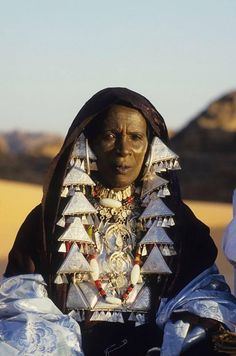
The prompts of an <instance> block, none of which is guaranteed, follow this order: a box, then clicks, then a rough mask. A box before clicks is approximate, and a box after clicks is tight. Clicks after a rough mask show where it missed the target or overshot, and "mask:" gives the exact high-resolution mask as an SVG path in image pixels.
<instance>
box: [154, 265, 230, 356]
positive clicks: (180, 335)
mask: <svg viewBox="0 0 236 356" xmlns="http://www.w3.org/2000/svg"><path fill="white" fill-rule="evenodd" d="M235 305H236V298H235V297H234V296H233V295H232V294H230V290H229V287H228V286H227V284H226V283H225V279H224V277H223V276H221V275H219V274H218V269H217V267H216V266H215V265H214V266H212V267H210V268H208V269H207V270H205V271H204V272H203V273H201V274H200V275H198V276H197V277H196V278H194V279H193V280H192V281H191V283H189V284H188V285H187V286H186V287H185V288H184V289H182V291H181V292H180V293H179V294H177V295H176V296H175V297H174V298H172V299H170V300H162V301H161V304H160V307H159V310H158V311H157V314H156V323H157V325H158V326H159V327H160V328H162V329H163V330H164V340H163V344H162V348H161V354H160V355H161V356H177V355H179V354H180V352H182V351H184V349H186V348H187V347H190V346H191V344H192V343H193V342H196V339H197V340H200V339H201V338H202V337H204V329H203V328H202V327H200V325H199V326H196V328H195V329H193V330H192V331H191V333H190V324H189V323H186V322H183V321H181V320H177V321H175V322H174V321H172V320H171V315H172V314H173V313H178V312H183V311H184V312H190V313H192V314H194V315H197V316H199V317H202V318H210V319H214V320H217V321H219V322H220V323H223V324H225V325H226V327H227V328H229V330H231V331H235V325H236V309H235Z"/></svg>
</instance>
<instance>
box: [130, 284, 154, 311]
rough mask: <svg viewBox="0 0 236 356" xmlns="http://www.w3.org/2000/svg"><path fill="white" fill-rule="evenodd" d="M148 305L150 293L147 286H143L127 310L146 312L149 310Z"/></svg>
mask: <svg viewBox="0 0 236 356" xmlns="http://www.w3.org/2000/svg"><path fill="white" fill-rule="evenodd" d="M150 304H151V292H150V289H149V287H148V286H144V287H143V288H142V289H141V290H140V292H139V293H138V295H137V297H136V299H135V301H134V303H133V304H131V306H130V307H129V309H130V310H132V311H147V310H149V308H150Z"/></svg>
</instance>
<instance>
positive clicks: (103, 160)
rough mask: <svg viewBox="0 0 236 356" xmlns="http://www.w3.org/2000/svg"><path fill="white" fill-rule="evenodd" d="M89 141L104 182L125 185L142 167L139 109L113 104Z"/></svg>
mask: <svg viewBox="0 0 236 356" xmlns="http://www.w3.org/2000/svg"><path fill="white" fill-rule="evenodd" d="M90 145H91V147H92V149H93V151H94V153H95V155H96V156H97V166H98V171H99V176H100V179H101V180H102V182H103V184H104V185H105V186H107V187H109V188H113V189H116V190H119V189H124V188H125V187H127V186H128V185H130V184H132V183H133V182H135V180H136V179H137V178H138V176H139V174H140V171H141V169H142V165H143V162H144V157H145V154H146V152H147V147H148V137H147V124H146V121H145V119H144V117H143V115H142V114H141V113H140V112H139V111H137V110H135V109H132V108H129V107H126V106H122V105H114V106H112V107H111V109H110V110H109V111H108V114H107V115H106V117H105V118H104V120H102V127H100V128H99V134H98V135H97V137H96V139H95V140H94V141H93V142H91V143H90Z"/></svg>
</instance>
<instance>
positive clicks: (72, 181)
mask: <svg viewBox="0 0 236 356" xmlns="http://www.w3.org/2000/svg"><path fill="white" fill-rule="evenodd" d="M68 185H90V186H93V185H95V183H94V182H93V180H92V179H91V178H90V177H89V175H88V174H87V173H86V172H85V171H84V170H83V169H82V168H81V164H80V162H79V160H77V161H76V163H75V165H74V166H73V167H72V168H71V169H70V171H69V172H68V173H67V175H66V177H65V179H64V182H63V186H68Z"/></svg>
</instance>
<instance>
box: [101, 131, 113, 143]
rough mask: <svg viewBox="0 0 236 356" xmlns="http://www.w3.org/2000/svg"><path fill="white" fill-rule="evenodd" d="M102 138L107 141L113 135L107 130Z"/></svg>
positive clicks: (111, 138)
mask: <svg viewBox="0 0 236 356" xmlns="http://www.w3.org/2000/svg"><path fill="white" fill-rule="evenodd" d="M102 138H103V140H107V141H109V140H114V139H115V135H114V134H113V133H111V132H109V133H105V134H103V136H102Z"/></svg>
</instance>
